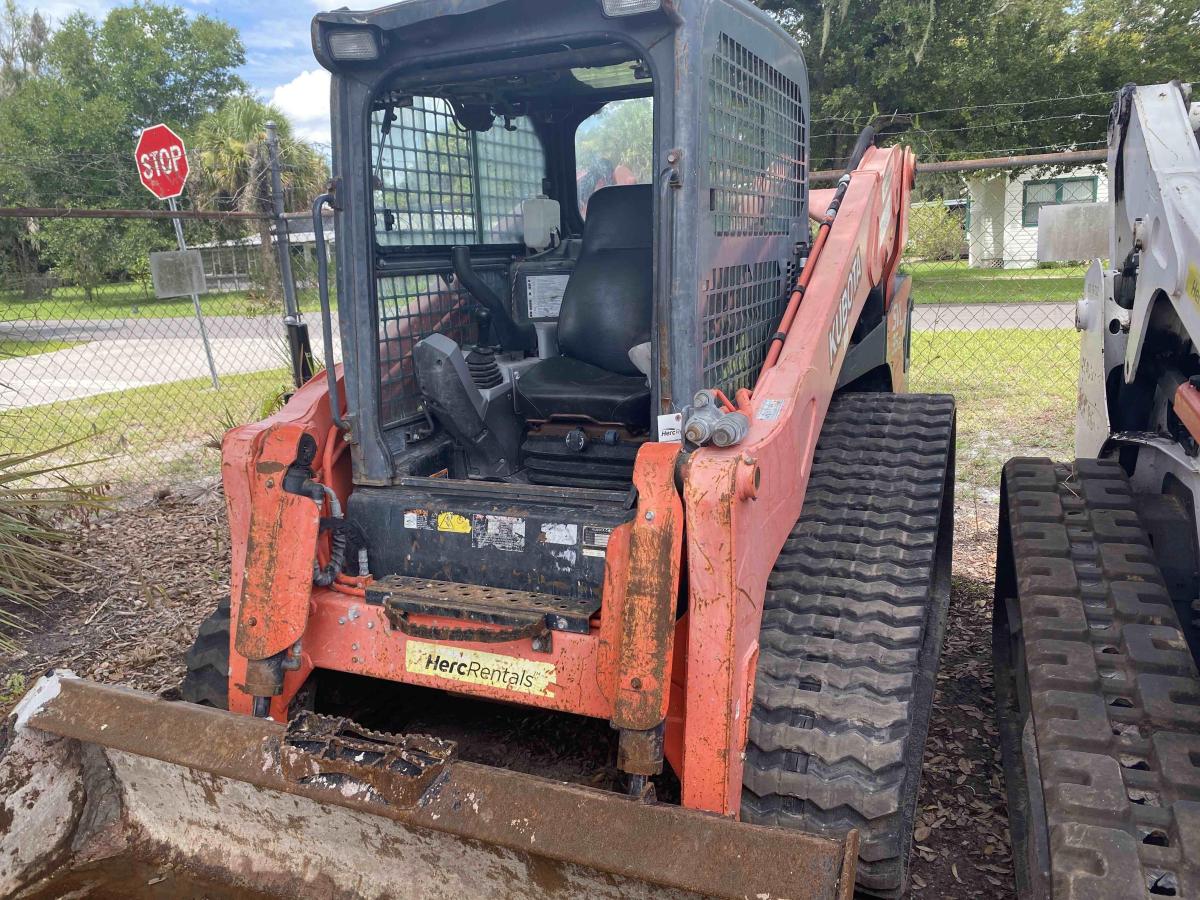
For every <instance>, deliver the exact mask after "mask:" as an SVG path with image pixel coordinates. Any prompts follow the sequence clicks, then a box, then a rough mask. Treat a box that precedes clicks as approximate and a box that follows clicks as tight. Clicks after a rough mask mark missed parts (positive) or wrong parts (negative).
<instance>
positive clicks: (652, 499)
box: [612, 443, 683, 731]
mask: <svg viewBox="0 0 1200 900" xmlns="http://www.w3.org/2000/svg"><path fill="white" fill-rule="evenodd" d="M680 450H681V447H680V445H679V444H658V443H647V444H643V445H642V447H641V449H640V450H639V451H638V455H637V460H636V462H635V464H634V469H633V484H634V487H635V488H637V491H638V503H637V516H636V517H635V518H634V520H633V523H632V528H631V534H630V542H629V563H628V572H629V575H628V582H627V585H626V589H625V597H624V600H623V602H622V604H621V620H620V621H621V637H620V649H619V650H618V660H617V671H618V673H619V676H618V683H617V693H616V698H615V702H614V706H613V716H612V722H613V725H614V726H615V727H617V728H630V729H635V730H639V731H645V730H647V729H650V728H655V727H657V726H658V725H660V724H662V722H663V720H664V719H666V717H667V705H668V702H669V699H670V694H671V661H672V657H673V654H672V647H673V645H674V638H675V618H676V610H677V609H678V607H679V567H680V557H681V555H682V551H683V502H682V501H681V500H680V499H679V492H678V491H677V490H676V489H675V462H676V460H677V459H678V457H679V452H680Z"/></svg>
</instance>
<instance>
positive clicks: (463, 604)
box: [367, 575, 600, 634]
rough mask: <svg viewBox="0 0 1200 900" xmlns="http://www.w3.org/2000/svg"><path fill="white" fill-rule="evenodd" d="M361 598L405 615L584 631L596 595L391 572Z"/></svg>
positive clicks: (594, 607) (597, 604) (596, 602)
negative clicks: (516, 588) (567, 594)
mask: <svg viewBox="0 0 1200 900" xmlns="http://www.w3.org/2000/svg"><path fill="white" fill-rule="evenodd" d="M367 602H368V603H373V604H379V605H381V606H384V607H386V608H388V609H394V610H400V611H402V612H404V613H406V614H409V615H412V614H416V615H423V616H445V617H447V618H451V619H463V620H465V621H468V622H483V623H487V624H489V625H509V626H518V627H519V626H522V625H530V624H533V623H537V622H543V623H545V625H546V627H547V628H548V629H550V630H551V631H573V632H576V633H578V634H587V633H588V631H589V630H590V628H591V625H590V619H591V617H592V616H593V615H595V614H596V613H597V612H598V611H599V609H600V599H599V598H598V597H597V598H595V599H585V598H573V597H556V596H555V595H553V594H543V593H539V592H536V591H514V590H509V589H508V588H498V587H488V586H487V585H482V584H462V583H460V582H456V581H436V580H434V579H430V578H411V577H408V576H405V575H392V576H390V577H388V578H384V579H382V580H381V581H379V582H378V583H376V584H374V585H372V586H370V587H368V588H367Z"/></svg>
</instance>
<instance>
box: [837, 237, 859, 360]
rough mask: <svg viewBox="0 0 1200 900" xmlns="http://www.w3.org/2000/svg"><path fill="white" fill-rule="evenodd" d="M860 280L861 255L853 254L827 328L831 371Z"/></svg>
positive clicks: (839, 348) (840, 346) (844, 334)
mask: <svg viewBox="0 0 1200 900" xmlns="http://www.w3.org/2000/svg"><path fill="white" fill-rule="evenodd" d="M861 279H862V254H861V253H855V254H854V264H853V265H852V266H851V267H850V277H849V278H848V279H846V287H845V289H844V290H843V291H842V296H841V297H840V298H839V299H838V305H837V310H836V311H835V312H834V314H833V324H832V325H831V326H830V327H829V368H830V370H831V371H832V369H833V365H834V363H836V362H837V355H838V351H839V350H841V349H842V340H843V339H844V338H845V337H846V326H847V325H849V324H850V312H851V310H853V309H854V295H855V294H857V293H858V282H859V281H860V280H861Z"/></svg>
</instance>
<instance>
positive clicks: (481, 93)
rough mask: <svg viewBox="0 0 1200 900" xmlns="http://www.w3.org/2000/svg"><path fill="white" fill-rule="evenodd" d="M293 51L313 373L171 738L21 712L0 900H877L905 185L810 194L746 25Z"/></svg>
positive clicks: (699, 22) (922, 603) (239, 537)
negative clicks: (324, 159) (193, 893)
mask: <svg viewBox="0 0 1200 900" xmlns="http://www.w3.org/2000/svg"><path fill="white" fill-rule="evenodd" d="M312 34H313V47H314V50H315V52H316V55H317V58H318V60H319V61H320V63H321V64H322V65H323V66H325V67H326V68H327V69H328V70H329V71H330V72H331V73H332V115H333V130H332V133H333V175H334V178H333V182H332V188H331V190H330V192H329V193H328V194H327V195H324V196H323V197H321V198H318V201H317V203H316V204H315V207H314V219H313V225H314V228H315V229H316V234H317V252H318V263H319V268H320V277H319V287H320V289H321V292H322V299H323V301H324V302H323V306H324V312H323V324H324V347H325V359H326V360H332V359H333V358H334V344H333V336H334V331H335V330H336V332H337V333H338V334H339V335H340V340H341V344H340V346H341V355H342V359H343V363H342V364H341V365H339V366H336V367H333V366H331V367H330V368H329V369H328V370H327V371H326V372H325V373H324V374H321V375H319V376H318V377H316V378H314V379H312V380H310V381H309V382H308V383H306V384H305V385H304V386H303V387H301V388H300V389H299V390H298V391H297V392H296V393H295V395H294V396H293V397H292V398H291V399H290V401H289V402H288V403H287V405H286V406H285V407H284V408H283V409H282V410H281V411H280V412H279V413H277V414H276V415H274V416H272V417H271V418H269V419H267V420H266V421H264V422H261V423H258V424H255V425H250V426H246V427H242V428H237V429H234V430H233V431H231V432H230V433H229V434H228V435H227V436H226V438H225V441H224V446H223V472H224V484H225V492H226V497H227V501H228V510H229V526H230V531H231V534H232V546H233V572H232V590H231V597H230V601H229V603H228V604H223V605H222V606H221V607H220V608H219V609H218V610H217V611H216V612H215V613H213V615H212V617H211V618H209V619H208V621H207V622H205V624H204V625H203V627H202V628H201V630H200V634H199V637H198V638H197V641H196V644H195V646H194V648H193V649H192V651H191V652H190V653H189V654H188V666H189V671H188V674H187V678H186V680H185V682H184V684H183V688H182V693H183V697H184V699H186V700H189V701H192V702H191V703H184V702H172V701H169V700H166V699H163V698H154V697H149V696H146V695H143V694H138V693H135V692H130V691H123V690H118V689H114V688H104V687H99V686H97V685H91V684H86V683H84V682H81V681H79V680H75V679H71V678H69V677H65V676H56V677H52V678H49V679H47V680H46V681H43V682H42V683H40V684H39V685H38V686H37V688H35V690H34V691H33V692H32V693H31V695H30V696H29V697H27V698H26V700H25V701H24V703H23V704H22V706H21V708H20V710H19V711H18V713H17V716H16V718H15V720H14V721H13V723H12V724H11V726H10V736H9V743H8V746H7V751H6V754H5V756H4V758H3V766H4V770H3V774H2V775H0V778H3V779H4V781H3V783H4V784H5V785H6V786H7V788H8V790H7V797H6V799H5V800H4V803H5V806H4V813H3V817H2V818H0V828H3V835H2V837H0V892H10V891H14V890H17V889H19V888H23V887H26V886H29V885H35V886H37V887H38V888H39V889H45V885H46V884H47V883H49V884H55V883H56V882H54V879H55V878H56V877H59V878H61V877H63V876H62V875H61V873H62V872H63V871H65V870H69V869H70V868H71V867H75V868H76V870H78V868H79V867H81V866H82V867H84V868H85V869H86V867H87V865H88V864H89V861H91V860H94V859H96V858H98V857H103V856H105V854H107V855H109V856H111V855H112V854H114V853H117V852H119V851H120V852H126V851H124V850H122V849H121V848H128V850H127V852H128V853H129V854H131V855H133V856H134V857H135V858H140V857H149V858H151V859H166V860H168V861H172V862H177V863H179V864H181V865H183V866H185V867H191V868H192V869H194V870H199V872H200V873H201V874H202V875H203V876H204V877H205V878H209V879H216V880H218V881H222V882H224V881H232V882H234V883H235V884H238V885H241V886H243V887H246V888H250V889H254V890H257V891H263V892H280V893H288V894H292V895H295V894H299V893H301V892H305V893H308V892H312V891H314V890H315V891H317V892H318V893H319V894H321V895H330V896H371V897H376V896H379V897H382V896H411V897H430V896H522V897H532V896H537V897H541V896H563V895H576V896H585V895H586V896H614V897H615V896H622V897H631V896H642V895H643V894H648V893H653V894H654V895H655V896H671V895H673V894H671V893H670V892H671V891H676V892H682V893H684V894H715V895H723V896H737V897H741V896H756V897H792V898H796V897H843V898H845V897H849V896H850V894H851V892H852V891H853V890H854V880H855V875H856V873H857V881H858V884H859V886H860V887H861V888H863V889H864V890H867V891H870V892H874V893H876V894H880V895H895V894H898V893H899V892H900V891H901V890H902V889H903V885H904V881H905V871H906V862H907V857H908V848H909V844H910V837H911V832H912V826H913V814H914V807H915V802H916V792H917V787H918V783H919V775H920V765H921V757H922V749H923V745H924V742H925V736H926V730H927V726H928V721H929V713H930V703H931V698H932V692H933V681H934V673H935V670H936V667H937V659H938V653H939V649H940V645H941V640H942V635H943V631H944V625H945V616H946V609H947V602H948V579H949V564H950V533H951V515H952V485H953V448H954V405H953V401H952V400H951V399H950V398H948V397H933V396H914V395H907V394H905V393H903V391H904V387H905V380H906V371H907V367H908V342H909V319H910V310H911V299H910V282H909V280H908V278H907V277H905V276H903V275H901V274H900V273H899V271H898V267H899V261H900V254H901V250H902V248H903V245H904V240H905V232H906V222H907V214H908V206H909V192H910V188H911V186H912V178H913V168H914V162H913V157H912V154H911V153H910V152H908V151H907V150H904V149H902V148H900V147H893V148H890V149H880V148H876V147H874V146H872V144H873V141H872V135H873V132H871V131H870V130H868V131H866V132H864V135H863V137H862V138H861V139H860V141H859V143H858V145H857V147H856V148H855V151H854V154H853V159H852V161H851V164H850V166H849V170H848V172H847V174H846V175H845V176H844V177H843V178H841V179H840V180H839V181H838V182H837V185H836V187H833V188H829V189H825V190H810V189H809V178H808V175H809V172H808V127H809V116H808V111H809V98H808V85H807V78H806V73H805V67H804V62H803V59H802V57H801V54H800V50H799V48H798V47H797V45H796V44H795V42H794V41H793V40H792V39H791V38H790V37H789V36H788V35H787V34H786V33H785V32H784V31H783V29H781V28H780V27H779V26H778V25H777V24H776V23H775V22H774V21H773V20H771V19H770V18H769V17H767V16H766V15H764V14H763V13H761V12H760V11H758V10H756V9H755V8H754V7H752V6H751V5H750V4H749V3H746V2H743V0H695V2H688V3H678V2H674V0H572V2H564V0H409V2H406V3H399V4H396V5H393V6H390V7H387V8H385V9H381V10H378V11H375V12H361V13H360V12H348V11H338V12H331V13H325V14H321V15H318V16H317V17H316V18H315V20H314V22H313V32H312ZM325 205H328V206H330V207H332V210H333V221H334V225H335V228H334V232H333V233H334V234H335V235H336V239H337V240H336V264H337V265H336V288H337V305H336V312H337V317H336V320H335V318H334V316H333V312H332V310H330V308H329V303H328V299H327V284H326V281H327V277H328V273H327V266H326V263H325V243H324V241H325V238H324V231H325V220H324V218H323V216H322V213H323V206H325ZM205 706H207V707H211V708H205ZM564 723H565V724H564ZM595 726H599V727H598V728H597V727H595ZM484 732H486V734H485V733H484ZM498 748H502V749H498ZM589 754H591V755H592V756H595V755H599V757H600V763H599V765H598V766H595V765H591V766H589V765H588V764H585V763H584V762H582V760H583V759H584V758H585V757H587V756H588V755H589ZM72 877H78V876H77V875H76V876H72ZM46 879H49V882H47V880H46ZM664 891H666V893H663V892H664Z"/></svg>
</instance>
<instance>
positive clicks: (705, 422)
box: [683, 390, 750, 447]
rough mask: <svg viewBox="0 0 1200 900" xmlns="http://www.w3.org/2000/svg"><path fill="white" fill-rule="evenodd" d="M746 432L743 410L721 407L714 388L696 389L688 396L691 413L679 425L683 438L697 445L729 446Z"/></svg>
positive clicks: (747, 421) (747, 425) (747, 423)
mask: <svg viewBox="0 0 1200 900" xmlns="http://www.w3.org/2000/svg"><path fill="white" fill-rule="evenodd" d="M749 432H750V420H749V419H748V418H747V417H746V415H745V414H744V413H740V412H726V411H724V410H722V409H721V407H720V406H719V405H718V404H717V398H716V393H715V392H714V391H711V390H703V391H697V392H696V396H695V397H693V398H692V412H691V414H690V415H689V416H688V420H687V423H686V424H685V425H684V427H683V436H684V437H685V438H687V439H688V440H689V441H691V442H692V443H693V444H696V445H698V446H703V445H704V444H707V443H709V442H710V441H711V442H712V443H713V444H715V445H716V446H718V447H732V446H733V445H734V444H738V443H740V442H741V441H742V440H744V439H745V437H746V435H747V434H748V433H749Z"/></svg>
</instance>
